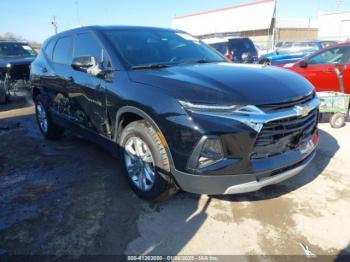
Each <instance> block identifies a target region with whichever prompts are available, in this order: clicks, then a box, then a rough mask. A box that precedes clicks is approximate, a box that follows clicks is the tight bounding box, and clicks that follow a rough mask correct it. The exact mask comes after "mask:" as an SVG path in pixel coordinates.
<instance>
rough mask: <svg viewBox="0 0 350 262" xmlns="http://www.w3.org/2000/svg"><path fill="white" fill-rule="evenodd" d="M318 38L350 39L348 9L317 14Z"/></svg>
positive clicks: (349, 15) (349, 13)
mask: <svg viewBox="0 0 350 262" xmlns="http://www.w3.org/2000/svg"><path fill="white" fill-rule="evenodd" d="M319 38H320V39H333V40H340V41H345V40H350V11H341V12H328V13H321V14H320V15H319Z"/></svg>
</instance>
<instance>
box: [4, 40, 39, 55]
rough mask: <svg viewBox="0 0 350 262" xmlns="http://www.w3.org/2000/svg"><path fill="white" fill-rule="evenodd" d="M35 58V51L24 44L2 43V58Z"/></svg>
mask: <svg viewBox="0 0 350 262" xmlns="http://www.w3.org/2000/svg"><path fill="white" fill-rule="evenodd" d="M25 56H35V52H34V50H33V49H32V48H31V47H30V46H29V45H26V44H23V43H0V57H25Z"/></svg>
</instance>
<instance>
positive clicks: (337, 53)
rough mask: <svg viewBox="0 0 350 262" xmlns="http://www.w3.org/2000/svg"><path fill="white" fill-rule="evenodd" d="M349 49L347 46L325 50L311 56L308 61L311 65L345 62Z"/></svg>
mask: <svg viewBox="0 0 350 262" xmlns="http://www.w3.org/2000/svg"><path fill="white" fill-rule="evenodd" d="M346 55H347V50H346V48H345V47H337V48H332V49H328V50H325V51H324V52H322V53H319V54H317V55H315V56H313V57H311V58H310V59H309V61H308V64H310V65H326V64H338V63H342V62H345V61H344V60H345V59H346Z"/></svg>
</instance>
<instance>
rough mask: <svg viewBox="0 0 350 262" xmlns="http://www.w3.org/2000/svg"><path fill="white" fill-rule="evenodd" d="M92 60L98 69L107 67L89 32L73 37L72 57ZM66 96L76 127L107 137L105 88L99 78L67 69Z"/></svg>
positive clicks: (100, 49)
mask: <svg viewBox="0 0 350 262" xmlns="http://www.w3.org/2000/svg"><path fill="white" fill-rule="evenodd" d="M82 56H94V57H95V58H96V59H97V61H98V63H99V65H100V67H101V68H106V67H108V66H109V64H110V63H109V58H108V56H107V54H106V52H105V50H104V49H103V48H102V45H101V44H100V43H99V41H98V39H97V38H96V37H95V36H94V35H93V34H92V33H90V32H85V33H79V34H76V35H75V45H74V54H73V57H74V58H76V57H82ZM70 77H71V80H72V81H71V82H70V83H69V86H68V89H69V96H70V98H71V107H72V110H73V111H74V116H75V120H76V121H77V123H78V124H79V125H80V126H82V127H84V128H86V129H88V130H90V131H92V132H94V133H97V134H99V135H102V136H108V135H109V131H108V122H107V113H106V112H107V111H106V86H107V85H108V82H107V81H105V80H103V79H102V78H98V77H95V76H91V75H90V74H88V73H86V72H81V71H76V70H74V69H73V68H72V67H71V69H70Z"/></svg>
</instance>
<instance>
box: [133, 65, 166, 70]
mask: <svg viewBox="0 0 350 262" xmlns="http://www.w3.org/2000/svg"><path fill="white" fill-rule="evenodd" d="M169 66H170V65H169V64H145V65H136V66H132V67H131V69H132V70H138V69H158V68H165V67H169Z"/></svg>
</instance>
